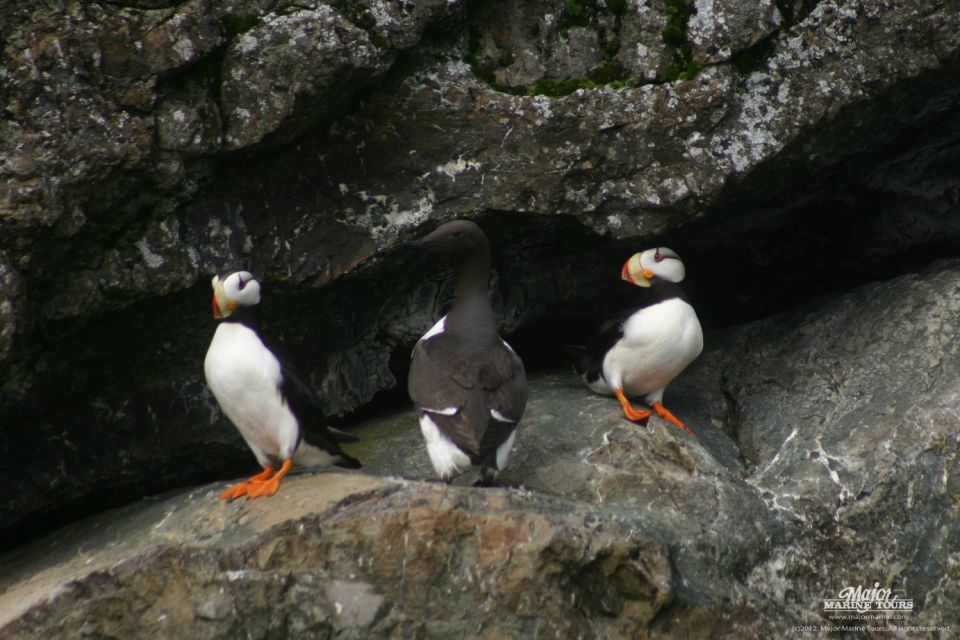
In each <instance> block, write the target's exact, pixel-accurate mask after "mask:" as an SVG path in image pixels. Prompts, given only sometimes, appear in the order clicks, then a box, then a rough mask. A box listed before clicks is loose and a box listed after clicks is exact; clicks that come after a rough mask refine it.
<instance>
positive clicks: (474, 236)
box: [406, 220, 527, 483]
mask: <svg viewBox="0 0 960 640" xmlns="http://www.w3.org/2000/svg"><path fill="white" fill-rule="evenodd" d="M406 247H407V248H416V249H423V250H425V251H428V252H431V253H437V254H443V255H445V256H449V257H451V258H453V260H454V261H455V262H456V268H457V288H456V301H455V302H454V305H453V308H452V309H451V310H450V313H448V314H447V315H446V316H444V317H443V318H440V320H439V321H438V322H437V323H436V324H435V325H433V327H432V328H431V329H430V330H429V331H427V332H426V333H425V334H424V335H423V337H422V338H420V340H419V342H417V344H416V346H415V347H414V349H413V361H412V362H411V365H410V378H409V383H408V391H409V393H410V398H411V399H412V400H413V402H414V404H415V405H416V410H417V416H418V419H419V422H420V431H421V432H422V433H423V437H424V439H425V440H426V444H427V454H428V455H429V456H430V461H431V463H432V464H433V468H434V470H435V471H436V472H437V475H438V476H440V478H441V479H442V480H443V481H445V482H449V481H450V480H451V479H452V478H453V476H455V475H458V474H459V473H461V472H462V471H464V470H465V469H466V468H467V467H468V466H470V465H479V466H480V467H481V477H482V480H483V482H484V483H491V482H493V480H494V479H495V478H496V475H497V473H498V472H499V471H500V470H501V469H503V467H504V466H505V465H506V463H507V458H508V456H509V454H510V450H511V448H512V447H513V443H514V439H515V437H516V429H517V424H518V423H519V422H520V418H521V417H522V416H523V410H524V408H525V407H526V403H527V377H526V373H525V372H524V368H523V362H522V361H521V360H520V358H519V357H518V356H517V354H516V353H514V351H513V349H511V348H510V345H508V344H507V343H506V342H505V341H504V340H503V339H502V338H501V337H500V336H499V335H498V334H497V325H496V320H495V318H494V315H493V308H492V307H491V305H490V298H489V295H488V293H487V281H488V279H489V275H490V248H489V244H488V242H487V237H486V235H484V233H483V231H482V230H481V229H480V227H478V226H477V225H476V224H474V223H473V222H470V221H468V220H454V221H452V222H448V223H446V224H443V225H441V226H440V227H438V228H437V229H436V230H435V231H433V232H432V233H430V234H428V235H427V236H425V237H423V238H422V239H420V240H415V241H413V242H409V243H406Z"/></svg>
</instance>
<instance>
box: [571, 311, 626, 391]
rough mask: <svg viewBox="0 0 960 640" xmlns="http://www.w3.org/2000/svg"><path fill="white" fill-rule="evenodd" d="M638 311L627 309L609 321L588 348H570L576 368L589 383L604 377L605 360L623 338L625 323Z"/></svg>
mask: <svg viewBox="0 0 960 640" xmlns="http://www.w3.org/2000/svg"><path fill="white" fill-rule="evenodd" d="M634 311H636V309H625V310H624V311H621V312H620V313H618V314H617V315H616V316H614V317H613V318H611V319H610V320H607V321H606V322H604V323H603V324H602V325H600V328H599V329H597V330H596V332H595V333H594V334H593V336H591V338H590V341H589V342H588V343H587V346H586V347H569V348H567V352H568V353H570V354H571V355H573V356H574V357H575V361H574V367H575V368H576V370H577V373H579V374H580V375H582V376H584V378H585V379H586V381H587V383H591V384H592V383H593V382H595V381H596V380H597V379H599V378H600V377H601V376H602V375H603V358H604V356H606V355H607V352H608V351H610V349H612V348H613V345H615V344H616V343H617V342H618V341H619V340H620V338H622V337H623V323H624V322H626V321H627V318H629V317H630V316H631V315H633V313H634Z"/></svg>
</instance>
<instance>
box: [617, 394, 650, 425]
mask: <svg viewBox="0 0 960 640" xmlns="http://www.w3.org/2000/svg"><path fill="white" fill-rule="evenodd" d="M613 394H614V395H615V396H617V400H619V401H620V407H621V408H622V409H623V415H624V417H625V418H626V419H627V420H629V421H630V422H641V421H643V420H646V419H647V418H649V417H650V416H651V415H653V414H652V413H650V411H648V410H647V409H637V408H636V407H634V406H633V405H632V404H630V400H628V399H627V396H626V395H624V393H623V389H622V388H621V389H614V391H613Z"/></svg>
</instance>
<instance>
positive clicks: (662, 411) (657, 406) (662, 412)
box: [653, 402, 693, 435]
mask: <svg viewBox="0 0 960 640" xmlns="http://www.w3.org/2000/svg"><path fill="white" fill-rule="evenodd" d="M653 410H654V411H656V412H657V415H658V416H660V417H661V418H663V419H664V420H666V421H667V422H672V423H673V424H675V425H677V426H678V427H680V428H681V429H683V430H684V431H686V432H687V433H689V434H690V435H693V431H691V430H690V427H688V426H687V425H685V424H683V423H682V422H680V419H679V418H677V416H675V415H673V414H672V413H670V411H669V410H668V409H667V408H666V407H665V406H663V404H662V403H660V402H654V403H653Z"/></svg>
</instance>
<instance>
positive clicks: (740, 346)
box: [0, 261, 960, 638]
mask: <svg viewBox="0 0 960 640" xmlns="http://www.w3.org/2000/svg"><path fill="white" fill-rule="evenodd" d="M958 294H960V263H958V262H956V261H953V262H949V263H940V264H937V265H935V266H934V267H933V268H932V269H930V270H929V271H926V272H924V273H922V274H912V275H907V276H902V277H900V278H897V279H894V280H891V281H888V282H884V283H879V284H872V285H868V286H865V287H862V288H860V289H858V290H856V291H853V292H851V293H848V294H845V295H843V296H840V297H836V298H835V299H833V300H830V301H828V302H825V303H823V304H819V305H816V306H811V307H808V308H806V309H803V310H800V311H798V312H792V313H789V314H783V315H779V316H776V317H773V318H769V319H765V320H760V321H756V322H752V323H748V324H746V325H744V326H742V327H738V328H735V329H729V330H725V331H723V332H721V333H719V334H714V335H713V336H712V338H713V339H712V340H711V341H710V345H709V346H708V348H707V350H706V352H705V353H704V355H703V356H702V358H701V359H700V360H699V361H698V362H696V363H695V364H694V365H693V366H692V368H691V369H690V370H689V371H688V372H686V373H685V374H684V375H683V376H682V377H681V378H680V379H678V380H677V382H676V383H675V384H674V385H672V386H671V387H670V388H669V389H668V391H667V394H666V398H665V402H666V404H667V406H669V407H670V408H671V409H672V410H673V411H674V412H675V413H677V414H678V415H679V416H680V417H681V418H682V419H683V420H685V421H686V422H687V424H689V425H691V426H692V427H693V429H694V430H695V431H696V433H697V436H696V437H695V438H691V437H689V436H687V435H686V434H685V433H683V432H682V431H681V430H679V429H678V428H676V427H674V426H672V425H670V424H668V423H666V422H664V421H661V420H659V419H657V418H653V419H651V421H650V423H649V425H647V426H646V427H642V426H637V425H634V424H631V423H629V422H626V421H625V420H624V419H623V417H622V413H621V411H620V408H619V406H618V404H617V402H616V401H615V400H614V399H612V398H607V397H601V396H597V395H593V394H591V393H590V392H589V391H587V390H586V389H585V388H584V387H583V386H582V385H581V384H580V382H579V380H578V379H577V378H576V376H574V375H573V374H572V373H553V374H539V375H534V376H533V377H532V378H531V387H530V388H531V396H530V397H531V400H530V403H529V405H528V407H527V412H526V415H525V417H524V421H523V423H522V424H521V427H520V431H519V437H518V440H517V444H516V447H515V450H514V452H513V455H512V456H511V459H510V462H509V465H508V468H507V469H506V470H505V472H504V473H503V474H502V475H501V480H502V482H503V483H504V485H505V486H503V487H499V488H474V487H471V486H470V484H471V483H472V481H473V480H474V479H475V478H476V476H475V475H471V474H466V475H464V476H462V477H461V478H459V479H457V480H456V481H455V483H454V486H450V487H448V486H445V485H442V484H440V483H437V482H429V481H427V480H429V479H430V478H432V475H433V472H432V470H431V467H430V463H429V460H428V458H427V455H426V452H425V450H424V447H423V445H422V442H421V439H420V436H419V433H418V428H417V425H416V420H415V417H414V416H413V415H412V412H410V411H404V412H402V413H398V414H397V415H395V416H393V417H390V418H382V419H378V420H374V421H372V422H370V423H368V424H365V425H363V426H361V427H360V428H358V429H357V433H358V435H360V436H361V438H362V441H361V442H360V443H356V444H353V445H350V451H351V453H354V454H356V455H357V456H359V457H361V458H362V459H363V460H364V461H365V462H366V467H365V469H364V470H363V471H362V473H353V474H344V473H320V474H315V475H305V476H299V477H293V478H291V479H290V480H287V481H285V482H284V483H283V484H282V485H281V488H280V492H279V493H278V495H277V496H275V497H273V498H270V499H263V500H258V501H253V502H246V501H239V502H235V503H232V504H224V503H221V502H219V501H218V500H217V498H216V496H217V493H218V492H219V491H220V490H221V489H222V485H216V486H210V487H205V488H201V489H196V490H194V491H191V492H189V493H181V494H179V495H173V496H167V497H163V498H160V499H156V500H152V501H148V502H145V503H142V504H140V505H136V506H134V507H128V508H126V509H122V510H118V511H115V512H111V513H107V514H102V515H100V516H96V517H94V518H93V519H91V520H88V521H85V522H83V523H80V524H78V525H74V526H73V527H72V528H69V529H67V530H64V531H62V532H60V533H58V534H55V535H53V536H51V537H50V538H48V539H45V540H42V541H40V542H38V543H37V544H35V545H34V546H32V547H29V548H27V549H25V550H22V551H19V552H17V553H15V554H11V555H8V556H6V557H0V635H3V636H4V637H10V638H60V637H64V638H65V637H73V634H75V632H76V630H77V629H81V630H82V631H83V632H84V633H85V634H89V635H92V636H99V635H111V636H115V637H130V636H133V635H137V636H142V635H146V636H153V635H156V636H163V635H166V636H169V637H186V636H189V637H199V638H207V637H209V638H221V637H223V638H226V637H251V638H267V637H274V636H276V635H284V634H286V635H303V636H305V637H327V636H328V635H329V634H332V635H338V634H343V635H344V636H345V637H397V638H400V637H426V638H434V637H435V638H441V637H444V638H446V637H489V638H502V637H516V638H527V637H533V636H534V635H536V636H537V637H583V638H609V637H615V638H637V637H652V638H672V637H709V638H715V637H719V638H737V637H739V638H743V637H748V638H753V637H792V636H793V629H794V628H795V627H796V626H797V625H804V626H814V627H817V628H819V626H820V625H830V626H836V625H843V624H844V621H842V620H831V619H830V618H829V617H828V615H827V614H826V613H825V612H823V609H822V607H823V600H824V599H826V598H834V597H837V595H838V594H839V592H840V590H841V589H844V588H845V587H848V586H856V585H864V586H866V587H871V586H873V585H874V584H875V583H879V584H880V585H882V587H883V588H888V589H892V590H893V592H894V593H895V594H897V596H898V597H899V598H901V599H912V600H913V602H914V611H913V612H912V613H910V614H908V617H907V618H906V620H903V621H901V620H890V621H878V620H871V621H870V622H869V623H868V624H870V625H871V626H874V627H878V628H884V627H887V625H888V624H889V625H890V627H891V628H895V627H903V626H905V625H907V624H909V625H914V626H930V627H949V626H951V625H955V624H956V621H957V620H958V619H960V598H958V584H960V583H958V580H957V572H958V571H960V567H958V564H957V558H958V556H960V525H958V519H957V512H958V507H957V496H958V495H960V457H958V452H960V429H958V425H960V415H958V406H960V358H958V357H957V356H958V354H957V349H958V347H957V345H958V344H960V295H958ZM890 301H896V304H891V302H890ZM398 476H402V478H401V477H398ZM847 624H852V623H849V622H848V623H847ZM891 634H893V631H891V632H890V633H888V632H887V631H878V632H877V633H876V634H874V635H875V637H897V636H896V635H895V634H894V635H891ZM907 637H910V636H909V635H908V636H907ZM945 637H948V636H945Z"/></svg>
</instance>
